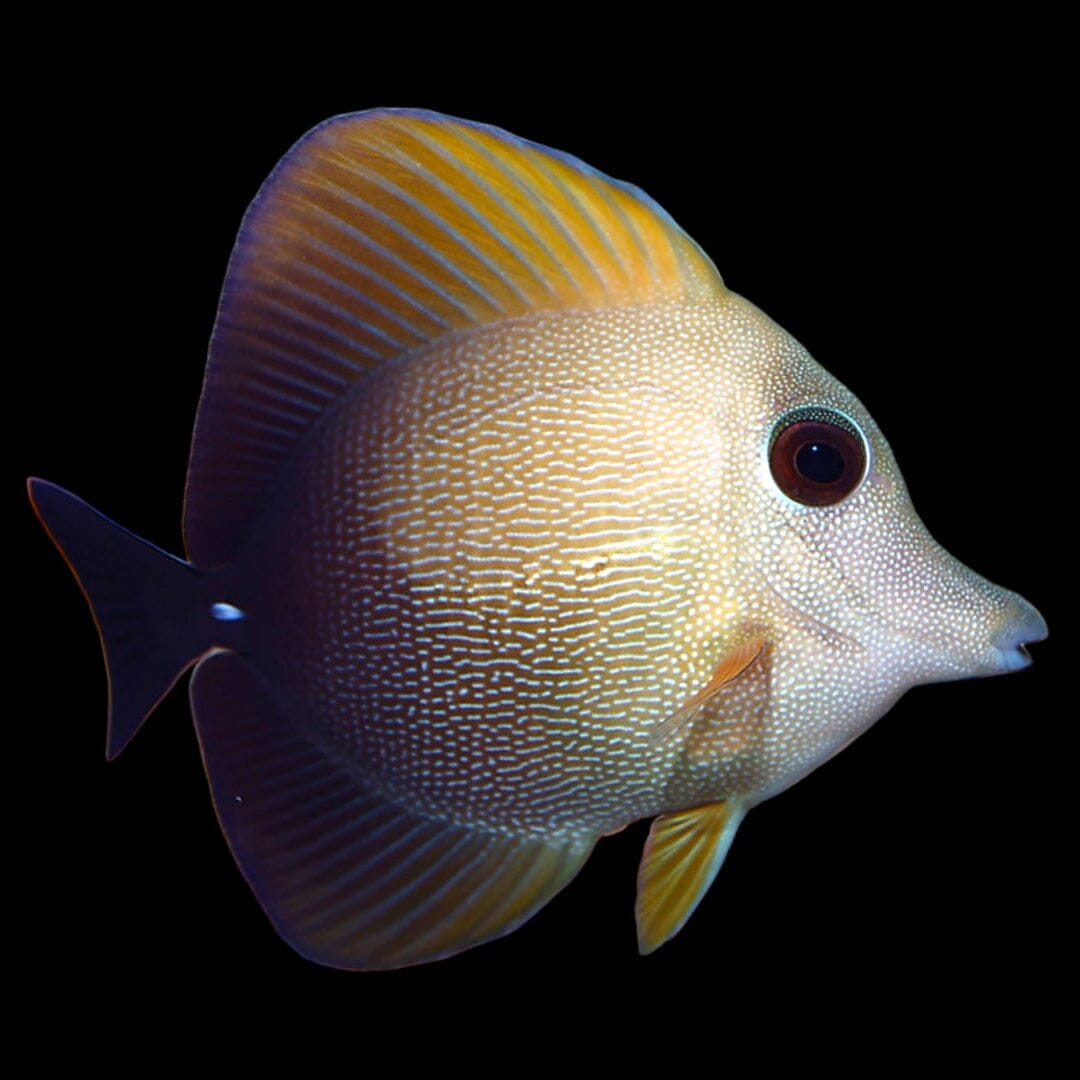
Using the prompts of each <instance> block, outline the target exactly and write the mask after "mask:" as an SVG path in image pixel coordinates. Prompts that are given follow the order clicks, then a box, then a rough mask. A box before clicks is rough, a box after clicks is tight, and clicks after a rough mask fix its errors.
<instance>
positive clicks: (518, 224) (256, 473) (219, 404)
mask: <svg viewBox="0 0 1080 1080" xmlns="http://www.w3.org/2000/svg"><path fill="white" fill-rule="evenodd" d="M724 291H725V290H724V286H723V282H722V281H721V280H720V276H719V274H717V272H716V269H715V267H713V265H712V263H711V262H710V261H709V259H708V257H707V256H705V255H704V254H703V253H702V251H701V250H700V248H698V246H697V245H696V244H695V243H694V242H693V241H692V240H691V239H690V238H689V237H688V236H687V235H686V234H685V233H684V232H683V231H682V230H681V229H680V228H679V227H678V226H677V225H676V224H675V222H674V221H672V219H671V218H670V217H669V216H668V215H667V214H666V213H665V212H664V211H663V210H662V209H661V208H660V207H659V206H658V205H657V204H656V203H654V202H653V201H652V200H651V199H650V198H649V197H648V196H647V195H645V194H644V192H642V191H640V190H639V189H638V188H636V187H633V186H631V185H629V184H624V183H620V182H619V181H617V180H612V179H610V178H608V177H606V176H604V175H603V174H602V173H599V172H597V171H596V170H595V169H592V168H590V167H589V166H588V165H585V164H584V163H583V162H581V161H578V160H577V159H576V158H573V157H570V156H569V155H567V154H562V153H559V152H558V151H555V150H549V149H548V148H546V147H543V146H538V145H536V144H535V143H530V142H527V141H525V140H524V139H519V138H516V137H515V136H513V135H510V134H508V133H507V132H505V131H500V130H499V129H497V128H493V127H488V126H486V125H483V124H473V123H468V122H465V121H462V120H455V119H452V118H450V117H446V116H440V115H438V114H437V113H431V112H421V111H413V110H392V109H379V110H375V111H372V112H366V113H356V114H353V115H348V116H339V117H335V118H334V119H332V120H328V121H327V122H326V123H325V124H322V125H320V126H319V127H317V128H315V129H314V130H313V131H311V132H309V133H308V134H307V135H305V136H304V137H303V138H302V139H301V140H300V141H299V142H298V143H297V144H296V145H295V146H294V147H293V148H292V149H291V150H290V151H289V152H288V154H286V155H285V157H284V158H283V159H282V160H281V162H280V163H279V164H278V166H277V168H276V169H275V170H274V172H273V173H272V174H271V175H270V177H269V179H268V180H267V181H266V183H265V184H264V185H263V187H262V189H261V190H260V192H259V194H258V195H257V196H256V198H255V201H254V202H253V203H252V205H251V207H250V209H249V210H248V213H247V215H246V216H245V218H244V222H243V225H242V226H241V229H240V233H239V235H238V236H237V240H236V246H235V248H234V249H233V253H232V257H231V259H230V262H229V270H228V274H227V276H226V279H225V285H224V288H223V290H222V296H221V306H220V309H219V312H218V321H217V324H216V326H215V328H214V336H213V340H212V342H211V348H210V361H209V364H208V367H207V375H206V383H205V386H204V389H203V397H202V401H201V402H200V405H199V416H198V421H197V424H196V429H195V439H194V442H193V445H192V456H191V467H190V471H189V476H188V492H187V504H186V507H185V514H184V536H185V540H186V542H187V546H188V552H189V555H190V556H191V559H192V561H193V562H194V563H196V564H197V565H200V566H206V565H213V564H216V563H219V562H222V561H225V560H227V559H229V558H231V557H232V556H233V554H234V553H235V546H236V543H237V542H238V539H239V537H240V536H241V535H242V534H243V531H244V529H245V527H246V525H247V523H248V521H249V520H250V518H251V516H252V514H253V513H254V512H255V511H256V510H257V508H258V507H259V505H260V503H261V500H262V499H263V498H264V497H265V493H266V491H267V489H268V488H269V487H270V486H271V485H272V484H273V481H274V477H275V476H277V473H278V469H279V467H280V465H281V462H282V461H283V460H284V459H285V458H286V457H287V456H288V454H289V452H290V451H291V449H292V447H293V446H294V445H295V444H296V443H297V442H298V441H299V440H300V439H301V438H302V437H303V435H304V433H305V431H307V430H308V429H309V428H310V427H311V425H312V424H315V423H317V422H318V420H319V418H320V417H321V416H322V415H323V413H324V412H325V411H326V410H327V409H328V408H332V407H333V405H334V404H335V402H337V401H338V400H340V398H341V397H342V396H343V395H345V394H348V393H349V392H350V391H351V389H352V387H353V385H354V384H355V383H356V382H357V381H358V380H360V379H362V378H365V377H369V376H370V375H371V374H372V373H373V372H377V371H378V369H379V368H380V367H382V366H383V365H384V364H387V363H390V362H391V361H393V360H394V359H395V358H397V357H399V356H400V355H402V354H403V353H407V352H409V351H411V350H415V349H418V348H421V347H424V346H430V345H432V344H433V343H434V342H436V341H438V340H439V339H440V338H442V337H443V336H445V335H447V334H451V333H461V332H465V331H468V330H469V329H470V328H473V327H478V326H483V325H486V324H490V323H493V322H498V321H501V320H504V319H511V318H519V317H522V316H525V315H528V314H531V313H534V312H542V311H555V310H559V309H567V308H574V309H577V310H588V309H599V308H610V307H620V306H625V305H634V304H644V303H654V302H688V303H693V302H695V301H697V300H705V299H708V298H711V297H715V296H716V295H718V294H720V293H723V292H724Z"/></svg>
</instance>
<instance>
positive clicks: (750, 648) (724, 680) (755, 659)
mask: <svg viewBox="0 0 1080 1080" xmlns="http://www.w3.org/2000/svg"><path fill="white" fill-rule="evenodd" d="M768 655H769V644H768V642H767V641H766V640H765V639H764V638H763V637H761V636H759V635H755V636H753V637H751V638H749V639H748V640H746V641H744V642H743V643H742V644H741V645H739V646H738V647H737V648H734V649H732V650H731V652H729V653H728V654H727V655H726V656H723V657H722V658H721V659H720V662H719V663H718V664H717V665H716V670H715V671H714V672H713V674H712V677H711V678H710V679H709V681H708V682H707V683H706V684H705V685H704V686H702V687H701V688H700V689H699V690H696V691H695V692H694V693H693V694H691V695H690V697H688V698H687V699H686V701H684V702H683V704H682V705H680V706H679V708H678V709H676V710H675V712H673V713H672V714H671V715H670V716H669V717H668V718H667V719H666V720H665V721H664V722H663V723H662V724H659V725H658V726H657V727H656V728H655V729H654V730H653V733H652V738H653V740H654V741H656V742H662V741H663V740H665V739H668V738H670V737H671V736H673V735H675V734H676V733H677V732H678V731H680V730H682V729H683V728H685V727H686V726H687V725H688V724H692V723H693V722H694V720H695V719H696V718H697V716H698V715H699V714H700V712H701V710H702V709H703V708H704V706H705V705H706V704H708V703H709V702H710V701H711V700H713V699H714V698H716V696H717V695H718V694H719V693H720V692H721V691H722V690H724V689H725V687H730V686H732V684H733V683H735V682H736V681H737V680H739V679H740V678H742V677H743V676H744V675H747V674H748V673H749V672H750V671H751V669H754V670H757V669H759V668H760V669H761V670H762V671H763V672H764V674H765V678H764V681H763V685H762V686H761V687H760V693H759V688H754V690H753V695H754V696H756V697H760V698H761V700H765V699H767V698H768V693H769V685H768V667H767V665H766V664H765V663H764V661H765V660H766V659H767V657H768ZM737 711H739V712H740V713H747V712H752V711H753V710H748V709H746V708H745V707H744V708H743V709H740V710H737Z"/></svg>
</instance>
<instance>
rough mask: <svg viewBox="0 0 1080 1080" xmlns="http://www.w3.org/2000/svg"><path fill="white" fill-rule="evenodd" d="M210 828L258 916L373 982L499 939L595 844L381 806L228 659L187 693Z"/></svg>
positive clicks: (199, 672)
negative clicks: (225, 844)
mask: <svg viewBox="0 0 1080 1080" xmlns="http://www.w3.org/2000/svg"><path fill="white" fill-rule="evenodd" d="M191 702H192V708H193V711H194V713H195V722H196V728H197V730H198V733H199V744H200V747H201V748H202V754H203V762H204V764H205V766H206V773H207V777H208V778H209V781H210V788H211V791H212V792H213V796H214V807H215V809H216V810H217V814H218V820H219V821H220V822H221V826H222V829H223V831H224V832H225V835H226V837H227V838H228V841H229V846H230V848H231V849H232V852H233V855H234V856H235V858H236V861H237V863H238V864H239V865H240V867H241V869H242V870H243V872H244V876H245V877H246V878H247V879H248V882H249V883H250V885H251V887H252V889H253V891H254V892H255V895H256V896H257V897H258V900H259V903H260V904H262V906H263V908H264V909H265V911H266V913H267V915H268V916H269V917H270V919H271V920H272V921H273V923H274V925H275V926H276V927H277V930H278V932H279V933H280V934H281V936H282V937H283V938H285V940H286V941H288V942H289V944H290V945H292V946H293V948H295V949H296V950H297V951H298V952H299V953H301V954H302V955H303V956H306V957H307V958H308V959H310V960H315V961H317V962H318V963H321V964H327V965H330V966H332V967H340V968H347V969H351V970H375V969H384V968H395V967H402V966H405V965H408V964H421V963H425V962H427V961H429V960H437V959H439V958H440V957H443V956H449V955H451V954H453V953H456V952H460V951H461V950H463V949H467V948H470V947H471V946H473V945H478V944H480V943H481V942H484V941H490V940H491V939H492V938H496V937H500V936H501V935H503V934H508V933H509V932H510V931H511V930H514V929H515V928H517V927H518V926H520V925H521V924H522V923H523V922H524V921H525V920H526V919H528V918H529V917H530V916H531V915H533V914H534V913H535V912H536V911H538V910H539V909H540V908H541V907H543V905H544V904H546V903H547V902H548V901H549V900H550V899H551V898H552V897H553V896H554V895H555V894H556V893H557V892H558V891H559V890H560V889H561V888H562V887H563V886H564V885H566V884H567V883H568V882H569V881H570V879H571V878H573V876H574V875H575V874H576V873H577V872H578V870H579V869H580V868H581V865H582V863H584V861H585V860H586V858H588V855H589V852H590V851H591V850H592V847H593V842H594V840H595V837H593V836H586V835H568V834H563V835H561V836H559V837H553V838H546V837H540V836H527V835H515V834H513V833H510V832H504V831H495V830H490V831H489V830H486V829H483V828H480V827H474V826H470V825H468V824H462V823H458V822H452V821H445V820H443V819H441V818H438V817H436V816H434V815H428V814H424V813H422V812H420V811H417V810H412V809H409V808H407V807H404V806H401V805H399V804H397V803H395V802H393V801H392V800H390V799H388V798H386V797H385V796H383V795H382V794H380V793H379V792H378V791H377V790H374V789H373V787H374V786H373V785H371V784H370V783H368V781H367V780H366V778H365V777H364V775H363V773H362V771H361V770H360V769H359V768H357V767H356V766H355V764H353V763H352V762H351V761H349V760H346V759H345V758H344V757H343V756H342V755H341V754H339V753H337V752H335V750H334V748H333V746H330V745H323V744H322V743H320V742H319V741H318V740H317V739H315V738H313V737H312V736H311V735H310V734H309V732H308V730H307V727H306V726H305V725H304V724H303V723H299V722H297V721H296V720H295V719H294V718H291V717H288V716H286V715H284V714H283V713H282V712H281V711H279V710H278V708H277V707H276V706H275V704H274V703H273V702H272V701H271V700H270V697H269V694H268V692H267V690H266V688H265V687H264V686H263V685H262V684H261V683H260V681H259V679H258V678H257V677H256V676H255V675H254V674H253V673H252V671H251V670H250V669H249V667H248V665H247V663H246V662H245V661H244V660H243V659H241V658H240V657H239V656H238V655H237V654H236V653H231V652H219V653H215V654H213V655H211V656H209V657H207V658H206V659H205V660H203V661H202V662H201V663H200V664H199V666H198V667H197V668H196V670H195V674H194V676H193V678H192V680H191Z"/></svg>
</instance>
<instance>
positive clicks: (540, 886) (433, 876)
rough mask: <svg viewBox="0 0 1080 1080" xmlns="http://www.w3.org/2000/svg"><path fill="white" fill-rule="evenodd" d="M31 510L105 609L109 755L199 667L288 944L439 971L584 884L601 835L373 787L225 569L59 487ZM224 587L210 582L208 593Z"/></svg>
mask: <svg viewBox="0 0 1080 1080" xmlns="http://www.w3.org/2000/svg"><path fill="white" fill-rule="evenodd" d="M27 487H28V490H29V494H30V501H31V503H32V505H33V507H34V510H35V512H36V513H37V516H38V518H39V519H40V520H41V523H42V525H43V526H44V527H45V530H46V531H47V532H48V534H49V536H50V537H51V538H52V540H53V542H54V543H55V544H56V546H57V548H58V549H59V551H60V553H61V554H62V555H63V557H64V559H65V561H66V562H67V564H68V566H69V567H70V568H71V571H72V573H73V574H74V576H75V578H76V580H77V581H78V583H79V586H80V588H81V589H82V591H83V594H84V595H85V596H86V599H87V602H88V603H89V605H90V609H91V612H92V614H93V617H94V621H95V623H96V625H97V628H98V633H99V636H100V638H101V644H102V651H103V653H104V657H105V665H106V669H107V671H108V677H109V735H108V743H107V756H108V757H109V758H110V759H112V758H114V757H116V755H117V754H119V753H120V751H121V750H122V749H123V748H124V746H126V744H127V743H128V742H129V741H130V739H131V738H132V736H133V735H134V734H135V732H136V731H137V730H138V729H139V728H140V727H141V726H142V723H143V721H144V720H145V719H146V717H147V716H148V715H149V714H150V712H152V711H153V709H154V707H155V705H156V704H157V703H158V702H159V701H160V700H161V699H162V698H163V697H164V696H165V695H166V694H167V693H168V692H169V690H170V689H171V688H172V686H173V685H174V684H175V683H176V681H177V679H179V677H180V676H181V675H182V674H183V673H184V671H186V670H187V669H188V668H189V667H191V666H192V664H195V663H196V662H198V661H200V660H201V662H199V663H198V666H197V668H196V671H195V675H194V677H193V679H192V682H191V703H192V711H193V713H194V715H195V724H196V729H197V731H198V735H199V743H200V748H201V751H202V756H203V762H204V766H205V768H206V773H207V777H208V779H209V782H210V787H211V792H212V794H213V798H214V805H215V809H216V811H217V815H218V820H219V821H220V823H221V826H222V830H223V831H224V833H225V835H226V838H227V839H228V842H229V846H230V848H231V849H232V852H233V855H234V857H235V858H236V861H237V863H238V864H239V866H240V868H241V870H242V871H243V873H244V876H245V877H246V878H247V880H248V882H249V884H250V885H251V887H252V889H253V891H254V892H255V895H256V897H257V898H258V900H259V902H260V904H262V906H263V908H264V909H265V911H266V913H267V915H268V916H269V917H270V919H271V921H272V922H273V923H274V925H275V926H276V928H277V929H278V932H279V933H280V934H281V935H282V937H283V938H284V939H285V940H286V941H287V942H288V943H289V944H290V945H291V946H292V947H293V948H294V949H296V950H297V952H299V953H300V954H301V955H303V956H305V957H307V958H308V959H310V960H314V961H316V962H317V963H321V964H326V965H328V966H332V967H341V968H349V969H352V970H364V969H379V968H394V967H402V966H405V965H408V964H418V963H424V962H426V961H428V960H434V959H438V958H440V957H443V956H449V955H451V954H453V953H457V952H460V951H462V950H464V949H467V948H469V947H471V946H473V945H478V944H480V943H482V942H484V941H489V940H491V939H493V938H497V937H501V936H502V935H504V934H508V933H510V932H511V931H512V930H514V929H516V928H517V927H518V926H520V925H521V924H522V923H523V922H525V921H526V920H527V919H528V918H529V917H530V916H532V915H533V914H535V913H536V912H537V911H538V910H539V909H540V908H541V907H543V906H544V905H545V904H546V903H547V902H548V901H549V900H550V899H551V898H552V897H553V896H554V895H555V894H556V893H557V892H559V891H560V890H561V889H562V888H563V887H564V886H565V885H567V884H568V883H569V882H570V881H571V879H572V878H573V877H574V876H575V875H576V874H577V872H578V870H579V869H580V868H581V866H582V864H583V863H584V862H585V860H586V859H587V858H588V856H589V853H590V851H591V850H592V847H593V844H594V842H595V839H596V838H595V836H593V835H591V834H590V835H584V834H570V833H566V834H560V835H557V836H537V835H516V834H512V833H508V832H504V831H498V830H487V829H484V828H482V827H479V826H473V825H468V824H462V823H456V822H448V821H444V820H442V819H440V818H438V817H435V816H430V815H427V814H423V813H421V812H419V811H416V810H413V809H410V808H409V807H407V806H402V805H399V804H397V803H394V802H392V801H390V800H388V799H386V798H384V797H382V796H381V795H379V794H378V793H377V792H376V791H374V790H373V787H372V785H371V784H370V783H369V782H368V781H367V780H366V779H365V777H364V776H363V775H362V773H361V770H360V769H359V768H358V766H357V764H356V763H355V762H353V761H351V760H349V759H347V758H346V757H344V756H343V755H340V754H337V753H336V752H335V751H334V750H333V749H332V748H329V747H327V746H326V745H325V744H324V743H322V742H320V741H318V740H317V739H315V738H313V737H311V736H309V734H308V733H307V732H306V730H305V729H304V726H303V725H302V724H299V723H297V722H296V720H295V718H290V717H288V716H286V715H284V714H283V713H282V711H281V710H280V709H279V708H278V707H277V705H276V703H275V702H274V701H273V699H272V697H271V695H270V694H269V693H268V691H267V690H266V689H265V687H264V686H263V684H262V683H261V681H260V679H259V678H258V676H257V675H256V674H255V672H254V671H253V670H252V668H251V667H250V666H249V664H248V662H247V661H246V660H244V659H243V658H242V657H241V656H240V655H238V654H237V653H236V652H234V651H232V650H231V649H230V648H229V644H230V643H229V640H228V638H229V637H230V633H229V630H230V627H229V624H228V622H224V623H220V624H219V623H216V622H215V619H214V617H213V615H212V614H211V603H212V600H213V598H212V597H211V595H210V594H211V592H212V591H213V587H214V586H213V582H214V580H215V578H214V575H210V574H204V573H202V572H200V571H198V570H196V569H195V568H194V567H192V566H191V565H190V564H189V563H186V562H184V561H182V560H180V559H177V558H175V557H174V556H172V555H169V554H168V553H167V552H165V551H162V550H161V549H160V548H157V547H155V546H154V545H153V544H150V543H148V542H147V541H145V540H143V539H141V538H140V537H138V536H136V535H135V534H134V533H131V532H129V531H128V530H127V529H124V528H122V527H121V526H119V525H117V524H116V523H115V522H113V521H111V520H110V519H109V518H107V517H105V516H104V515H103V514H101V513H99V512H98V511H97V510H95V509H94V508H93V507H91V506H90V505H89V504H87V503H86V502H84V501H83V500H82V499H79V498H77V497H76V496H75V495H72V494H71V493H70V492H68V491H65V490H64V489H63V488H60V487H57V486H56V485H55V484H51V483H48V482H47V481H44V480H38V479H34V478H32V479H30V480H28V481H27ZM208 582H209V583H211V584H209V585H208V584H207V583H208Z"/></svg>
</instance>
